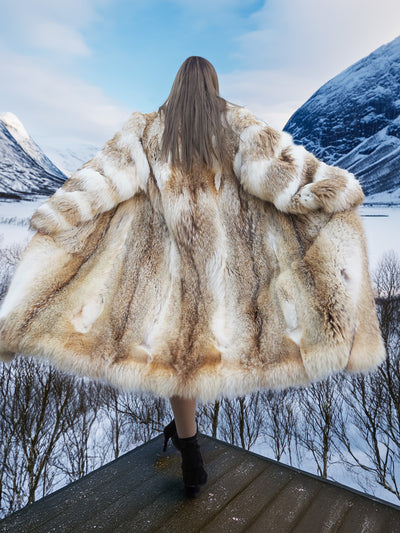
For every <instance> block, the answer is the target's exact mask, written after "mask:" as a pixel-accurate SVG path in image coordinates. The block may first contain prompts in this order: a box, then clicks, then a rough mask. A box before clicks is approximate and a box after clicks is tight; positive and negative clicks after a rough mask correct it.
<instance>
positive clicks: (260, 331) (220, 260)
mask: <svg viewBox="0 0 400 533" xmlns="http://www.w3.org/2000/svg"><path fill="white" fill-rule="evenodd" d="M226 120H227V121H228V122H229V124H230V125H231V126H232V129H233V131H234V132H235V133H236V134H237V137H234V136H232V138H229V139H227V143H228V148H229V150H230V153H231V156H232V170H231V171H222V170H221V168H219V167H218V165H217V164H216V165H215V168H214V169H213V170H207V171H206V170H204V169H198V170H197V171H196V172H194V173H193V175H185V174H183V173H182V172H179V171H177V170H176V169H175V170H174V169H172V168H171V167H170V166H169V165H168V164H166V163H162V162H161V161H160V159H159V155H160V142H161V134H162V131H163V124H162V122H161V119H160V117H159V115H158V114H157V113H150V114H141V113H133V114H132V115H131V117H130V119H129V120H128V121H127V123H126V124H125V126H124V127H123V128H122V130H121V131H120V132H118V133H117V134H116V135H115V136H114V137H113V139H111V140H110V141H109V142H108V143H106V145H105V146H104V148H103V149H102V150H101V151H100V152H99V153H98V154H97V155H96V156H95V157H94V158H93V159H92V160H91V161H89V162H88V163H86V164H85V165H83V167H82V168H81V169H79V170H78V171H77V172H76V173H75V174H74V175H73V176H71V178H69V179H68V180H67V181H66V182H65V183H64V185H63V186H62V187H61V188H60V189H59V190H58V191H56V193H55V194H54V195H53V196H51V197H50V198H49V199H48V200H47V201H46V202H45V203H44V204H42V205H41V206H40V207H39V208H38V209H37V210H36V212H35V213H34V214H33V216H32V219H31V227H32V228H34V229H35V230H37V233H36V234H35V235H34V236H33V238H32V240H31V242H30V243H29V244H28V246H27V248H26V250H25V252H24V254H23V257H22V259H21V261H20V263H19V265H18V267H17V269H16V272H15V275H14V278H13V280H12V283H11V286H10V288H9V291H8V294H7V296H6V298H5V300H4V302H3V306H2V309H1V311H0V352H1V353H2V355H3V358H4V359H7V358H9V357H11V356H12V355H13V353H17V352H19V353H23V354H27V355H37V356H45V357H47V358H49V359H50V360H51V361H53V362H54V363H55V364H56V365H57V366H59V367H60V368H63V369H67V370H69V371H72V372H75V373H79V374H85V375H88V376H91V377H93V378H98V379H104V380H106V381H108V382H111V383H112V384H114V385H116V386H118V387H120V388H123V389H125V390H131V391H147V392H152V393H154V394H156V395H161V396H171V395H180V396H184V397H197V398H199V399H201V400H204V401H208V400H213V399H215V398H217V397H221V396H225V397H234V396H237V395H242V394H246V393H249V392H251V391H254V390H258V389H263V388H284V387H288V386H299V385H304V384H307V383H309V382H310V381H314V380H318V379H321V378H324V377H325V376H328V375H330V374H332V373H334V372H336V371H339V370H342V369H347V370H349V371H352V372H358V371H367V370H369V369H373V368H374V367H375V366H376V365H377V364H379V363H380V362H381V361H382V360H383V358H384V356H385V352H384V347H383V343H382V339H381V336H380V332H379V326H378V320H377V315H376V309H375V303H374V298H373V294H372V290H371V284H370V278H369V272H368V262H367V254H366V245H365V238H364V232H363V228H362V224H361V221H360V217H359V215H358V214H357V206H358V205H359V204H360V203H362V201H363V199H364V196H363V193H362V190H361V187H360V185H359V183H358V181H357V180H356V179H355V177H354V176H353V175H352V174H350V173H349V172H347V171H345V170H342V169H340V168H337V167H331V166H328V165H325V164H324V163H322V162H320V161H319V160H317V159H316V158H315V157H314V156H313V155H312V154H310V153H309V152H307V151H306V150H305V149H304V147H302V146H297V145H295V144H294V143H293V141H292V137H291V136H290V135H289V134H287V133H284V132H278V131H276V130H274V129H272V128H270V127H269V126H268V125H267V124H265V123H264V122H261V121H260V120H258V119H256V118H255V117H254V115H252V114H251V113H250V112H249V111H248V110H246V109H244V108H237V107H230V108H229V111H228V113H227V115H226Z"/></svg>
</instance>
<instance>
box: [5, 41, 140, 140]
mask: <svg viewBox="0 0 400 533" xmlns="http://www.w3.org/2000/svg"><path fill="white" fill-rule="evenodd" d="M0 64H1V65H2V75H3V76H4V78H3V79H4V80H7V83H2V84H0V102H1V103H2V105H4V102H7V109H3V110H2V111H11V112H13V113H15V114H16V115H17V116H18V117H19V118H20V120H21V121H22V123H23V124H24V125H25V127H26V128H27V129H28V131H29V133H30V134H31V135H32V136H33V137H34V138H35V140H36V141H37V142H38V143H39V144H41V143H43V144H53V145H60V143H62V142H63V141H66V140H67V139H74V140H81V141H84V142H91V143H102V142H104V141H105V140H107V138H109V137H110V136H111V135H112V134H113V133H114V132H115V130H116V129H117V128H118V127H119V126H120V125H121V123H122V122H123V120H125V119H126V118H127V117H128V115H129V112H130V111H129V110H127V109H123V108H122V107H121V106H119V105H118V104H117V103H116V102H113V101H112V99H111V98H109V97H108V96H107V95H106V94H104V92H103V91H102V89H101V88H99V87H96V86H93V85H90V84H87V83H85V82H84V81H82V80H80V79H79V78H77V77H74V76H72V75H69V74H67V73H64V72H63V70H62V67H61V66H60V67H55V66H54V64H52V63H49V62H48V61H45V60H43V59H38V58H35V57H26V56H22V55H18V54H15V53H11V52H10V51H8V50H4V49H1V48H0Z"/></svg>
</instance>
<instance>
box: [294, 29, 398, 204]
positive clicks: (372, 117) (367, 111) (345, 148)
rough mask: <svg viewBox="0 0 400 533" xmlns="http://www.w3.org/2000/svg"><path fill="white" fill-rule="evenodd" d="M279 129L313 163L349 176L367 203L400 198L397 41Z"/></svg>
mask: <svg viewBox="0 0 400 533" xmlns="http://www.w3.org/2000/svg"><path fill="white" fill-rule="evenodd" d="M284 129H285V130H286V131H288V132H289V133H291V134H292V135H293V138H294V140H295V142H297V143H299V144H303V145H304V146H305V147H306V148H307V149H308V150H310V151H311V152H313V153H314V154H315V155H316V156H317V157H319V158H320V159H322V160H323V161H325V162H326V163H329V164H335V165H338V166H341V167H343V168H346V169H348V170H350V171H351V172H353V173H354V174H355V175H356V176H357V177H358V178H359V179H360V181H361V183H362V185H363V189H364V191H365V193H366V195H367V196H368V197H369V199H371V198H373V197H374V198H378V196H376V195H379V197H380V198H381V199H382V200H384V198H389V197H390V198H391V199H392V200H394V201H396V198H397V202H399V201H400V200H399V198H400V37H397V38H396V39H394V40H393V41H391V42H390V43H388V44H385V45H383V46H381V47H379V48H378V49H377V50H375V51H374V52H372V53H371V54H369V55H368V56H367V57H365V58H363V59H361V60H360V61H358V62H357V63H355V64H354V65H351V66H350V67H349V68H347V69H346V70H344V71H343V72H341V73H340V74H338V75H337V76H335V77H334V78H332V79H331V80H330V81H328V82H327V83H326V84H325V85H323V86H322V87H321V88H320V89H319V90H318V91H317V92H316V93H314V94H313V95H312V96H311V98H309V100H307V102H305V104H304V105H302V106H301V107H300V108H299V109H298V110H297V111H296V112H295V113H294V114H293V115H292V116H291V118H290V119H289V121H288V122H287V124H286V125H285V127H284Z"/></svg>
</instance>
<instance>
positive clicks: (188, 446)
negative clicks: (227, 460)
mask: <svg viewBox="0 0 400 533" xmlns="http://www.w3.org/2000/svg"><path fill="white" fill-rule="evenodd" d="M197 436H198V424H197V419H196V433H195V435H193V437H187V438H184V439H181V438H179V437H178V433H177V431H176V424H175V420H172V421H171V422H170V423H169V424H168V425H167V426H165V428H164V447H163V451H164V452H165V451H166V449H167V445H168V441H169V439H171V440H172V443H173V445H174V446H175V448H176V449H177V450H179V451H180V452H181V454H182V465H181V468H182V475H183V483H184V485H185V492H186V496H187V497H188V498H195V497H196V496H197V495H198V494H199V492H200V487H201V486H202V485H204V484H205V483H206V482H207V472H206V471H205V470H204V463H203V458H202V456H201V453H200V446H199V443H198V440H197Z"/></svg>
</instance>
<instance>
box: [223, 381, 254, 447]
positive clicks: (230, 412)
mask: <svg viewBox="0 0 400 533" xmlns="http://www.w3.org/2000/svg"><path fill="white" fill-rule="evenodd" d="M259 403H260V392H259V391H258V392H255V393H253V394H249V395H247V396H239V397H238V398H235V399H233V400H228V399H226V398H225V399H223V400H222V402H221V409H220V417H221V422H220V424H219V428H218V429H219V435H220V438H222V440H225V441H227V442H230V443H231V444H235V445H237V446H241V447H242V448H245V449H246V450H249V449H250V448H251V447H252V446H253V445H254V443H255V442H256V440H257V438H258V435H259V431H260V426H261V422H262V415H261V412H260V409H259V408H258V407H259Z"/></svg>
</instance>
